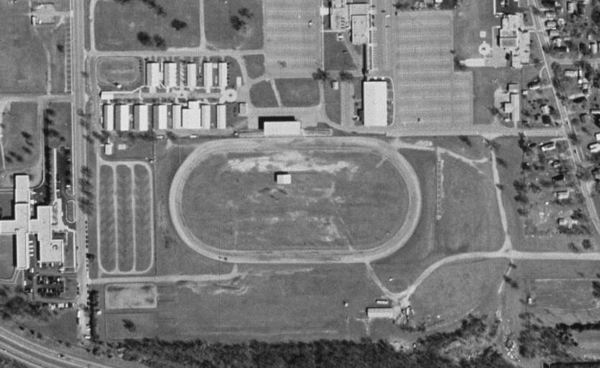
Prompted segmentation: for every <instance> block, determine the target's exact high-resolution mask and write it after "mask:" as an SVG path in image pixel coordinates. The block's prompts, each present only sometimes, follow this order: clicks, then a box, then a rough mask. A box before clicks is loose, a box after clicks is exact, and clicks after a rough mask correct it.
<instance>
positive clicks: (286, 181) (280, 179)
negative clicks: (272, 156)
mask: <svg viewBox="0 0 600 368" xmlns="http://www.w3.org/2000/svg"><path fill="white" fill-rule="evenodd" d="M275 182H276V183H277V185H290V184H292V174H290V173H288V172H276V173H275Z"/></svg>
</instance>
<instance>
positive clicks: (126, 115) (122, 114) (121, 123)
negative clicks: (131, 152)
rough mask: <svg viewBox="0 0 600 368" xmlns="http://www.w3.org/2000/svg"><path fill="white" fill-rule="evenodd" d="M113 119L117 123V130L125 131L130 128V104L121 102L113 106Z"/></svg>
mask: <svg viewBox="0 0 600 368" xmlns="http://www.w3.org/2000/svg"><path fill="white" fill-rule="evenodd" d="M115 110H116V111H115V120H116V123H117V130H119V131H121V132H126V131H128V130H129V128H130V120H131V111H130V105H128V104H121V105H116V107H115Z"/></svg>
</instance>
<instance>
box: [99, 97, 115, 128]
mask: <svg viewBox="0 0 600 368" xmlns="http://www.w3.org/2000/svg"><path fill="white" fill-rule="evenodd" d="M102 124H103V125H104V130H107V131H109V132H112V131H113V130H115V105H113V104H105V105H104V106H102Z"/></svg>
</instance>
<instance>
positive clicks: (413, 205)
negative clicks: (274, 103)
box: [169, 137, 422, 264]
mask: <svg viewBox="0 0 600 368" xmlns="http://www.w3.org/2000/svg"><path fill="white" fill-rule="evenodd" d="M318 141H325V142H327V143H328V145H329V146H330V147H332V146H334V145H340V144H344V145H352V146H354V145H356V146H360V147H361V148H363V147H364V148H365V149H368V150H373V151H375V152H377V153H379V154H381V155H382V157H384V158H385V159H387V161H388V162H390V163H391V164H392V165H394V166H395V168H396V169H397V170H398V172H399V173H400V174H401V175H402V177H403V179H404V181H405V183H406V186H407V190H408V210H407V215H406V219H405V222H404V224H402V226H401V228H400V230H399V231H398V232H397V233H396V234H394V236H393V237H392V238H391V239H390V240H388V241H387V242H385V243H384V244H382V245H379V246H376V247H374V248H370V249H360V250H337V249H336V250H298V249H296V250H289V251H283V250H281V251H268V250H263V251H258V250H257V251H236V250H229V249H220V248H217V247H213V246H212V245H209V244H205V243H203V242H202V241H201V240H200V239H198V237H197V236H195V235H194V234H193V233H192V231H191V230H190V229H189V228H188V226H186V225H185V224H184V223H185V222H184V220H183V218H182V216H183V211H182V203H183V200H184V199H183V198H182V192H183V187H184V185H185V183H186V181H187V179H188V177H189V175H190V174H191V171H192V170H193V168H195V167H196V165H197V164H198V163H199V162H201V161H202V160H203V159H205V158H206V156H207V155H209V154H211V153H213V152H215V151H222V150H224V149H226V150H234V151H239V152H248V151H254V150H256V151H260V149H261V144H264V143H265V141H264V140H261V139H251V140H250V139H239V140H234V141H232V140H227V141H213V142H210V143H206V144H203V145H202V146H200V147H198V148H197V149H196V150H195V151H194V152H193V153H192V154H191V155H190V156H189V157H188V158H187V159H186V161H185V162H184V163H183V164H182V165H181V166H180V167H179V169H178V171H177V173H176V174H175V177H174V178H173V181H172V184H171V189H170V192H169V209H170V213H171V219H172V221H173V225H174V227H175V229H176V231H177V233H178V235H179V236H180V237H181V239H182V240H183V241H184V242H185V243H186V244H187V245H188V246H189V247H190V248H192V249H194V250H195V251H196V252H198V253H200V254H202V255H203V256H205V257H208V258H211V259H215V260H218V261H224V262H229V263H254V264H256V263H276V264H298V263H364V262H371V261H374V260H377V259H381V258H384V257H387V256H390V255H392V254H393V253H395V252H396V251H397V250H398V249H400V248H402V247H403V246H404V244H406V242H407V241H408V240H409V239H410V237H411V236H412V234H413V232H414V230H415V229H416V227H417V225H418V223H419V219H420V217H421V206H422V203H421V202H422V199H421V188H420V185H419V178H418V177H417V174H416V173H415V171H414V170H413V168H412V166H411V165H410V163H409V162H408V161H406V159H405V158H404V157H402V155H400V154H399V153H398V151H397V150H396V149H395V148H394V147H392V146H390V145H389V144H387V143H384V142H381V141H379V140H374V139H371V138H359V137H352V138H351V137H335V138H319V139H318ZM269 142H271V143H275V142H277V143H278V144H281V145H287V144H289V142H291V140H290V139H279V140H275V139H273V138H271V139H269Z"/></svg>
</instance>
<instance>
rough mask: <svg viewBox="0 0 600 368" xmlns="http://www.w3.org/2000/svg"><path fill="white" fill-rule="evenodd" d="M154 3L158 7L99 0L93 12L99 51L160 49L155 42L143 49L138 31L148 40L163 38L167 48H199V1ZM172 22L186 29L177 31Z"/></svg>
mask: <svg viewBox="0 0 600 368" xmlns="http://www.w3.org/2000/svg"><path fill="white" fill-rule="evenodd" d="M156 4H157V7H156V8H152V7H150V6H149V5H147V4H146V3H144V2H142V1H131V0H130V1H128V2H126V3H118V2H116V1H114V0H103V1H99V2H98V3H97V4H96V8H95V9H94V32H95V40H96V48H97V49H98V50H101V51H127V50H147V49H157V48H161V47H160V46H159V45H156V44H155V43H153V44H152V45H149V46H144V45H143V44H142V43H141V42H140V41H139V40H138V33H139V32H145V33H147V34H148V35H149V36H150V37H154V35H158V36H160V37H162V38H163V39H164V42H165V46H166V47H175V48H177V47H195V46H199V45H200V2H199V1H198V0H177V1H172V0H156ZM160 9H162V13H161V12H160ZM159 13H160V14H159ZM123 14H127V16H123ZM175 20H178V21H180V22H183V23H185V26H182V27H181V28H180V29H179V30H177V29H176V27H175V26H174V25H173V22H174V21H175ZM183 23H181V25H183Z"/></svg>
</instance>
